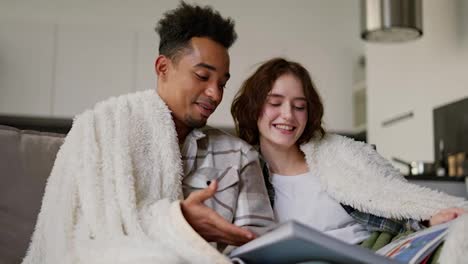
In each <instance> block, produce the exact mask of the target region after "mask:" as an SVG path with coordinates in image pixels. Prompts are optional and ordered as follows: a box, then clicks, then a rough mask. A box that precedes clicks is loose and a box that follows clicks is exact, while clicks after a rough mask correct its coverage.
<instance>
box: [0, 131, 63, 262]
mask: <svg viewBox="0 0 468 264" xmlns="http://www.w3.org/2000/svg"><path fill="white" fill-rule="evenodd" d="M64 137H65V135H64V134H56V133H45V132H36V131H28V130H19V129H16V128H13V127H9V126H3V125H0V264H10V263H20V262H21V260H22V258H23V257H24V255H25V253H26V250H27V248H28V244H29V241H30V238H31V234H32V232H33V230H34V225H35V223H36V219H37V214H38V213H39V210H40V206H41V200H42V195H43V193H44V187H45V183H46V180H47V177H48V176H49V174H50V171H51V169H52V166H53V164H54V160H55V156H56V154H57V151H58V150H59V148H60V146H61V145H62V143H63V140H64Z"/></svg>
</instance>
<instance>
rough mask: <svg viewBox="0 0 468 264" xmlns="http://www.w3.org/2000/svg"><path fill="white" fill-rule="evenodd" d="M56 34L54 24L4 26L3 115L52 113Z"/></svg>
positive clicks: (0, 29) (0, 65) (0, 50)
mask: <svg viewBox="0 0 468 264" xmlns="http://www.w3.org/2000/svg"><path fill="white" fill-rule="evenodd" d="M55 33H56V28H55V26H54V25H53V24H46V23H34V24H33V23H26V22H16V21H10V22H8V23H7V22H3V23H0V113H4V114H14V115H38V116H48V115H50V114H51V110H52V109H51V104H52V101H51V98H52V97H53V76H54V69H55V61H54V52H55Z"/></svg>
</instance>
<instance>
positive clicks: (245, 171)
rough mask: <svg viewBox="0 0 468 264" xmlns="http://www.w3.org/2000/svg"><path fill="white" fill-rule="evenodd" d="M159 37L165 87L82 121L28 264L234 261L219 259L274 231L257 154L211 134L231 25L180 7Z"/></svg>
mask: <svg viewBox="0 0 468 264" xmlns="http://www.w3.org/2000/svg"><path fill="white" fill-rule="evenodd" d="M156 31H157V32H158V33H159V35H160V45H159V53H160V55H159V56H158V57H157V59H156V62H155V71H156V74H157V76H158V80H157V89H156V90H155V89H152V90H148V91H143V92H137V93H134V94H128V95H122V96H119V97H115V98H110V99H108V100H105V101H103V102H100V103H98V104H96V106H95V107H94V108H93V109H91V110H87V111H85V112H83V113H82V114H80V115H78V116H77V117H75V119H74V122H73V127H72V129H71V131H70V132H69V134H68V135H67V137H66V139H65V142H64V144H63V145H62V146H61V148H60V151H59V152H58V154H57V158H56V161H55V164H54V167H53V169H52V172H51V175H50V176H49V178H48V182H47V186H46V189H45V194H44V198H43V202H42V207H41V212H40V213H39V217H38V220H37V223H36V228H35V231H34V234H33V237H32V241H31V244H30V246H29V250H28V252H27V255H26V257H25V259H24V260H23V263H25V264H29V263H31V264H38V263H39V264H41V263H43V264H46V263H47V264H49V263H113V264H115V263H229V262H230V261H229V259H227V258H226V257H225V256H224V255H222V254H220V252H224V253H227V252H228V250H230V249H232V246H239V245H242V244H244V243H246V242H248V241H250V240H252V239H254V238H255V237H256V236H257V235H259V234H261V233H262V232H263V231H265V230H266V229H267V228H268V226H269V225H271V224H272V223H274V218H273V210H272V208H271V206H270V203H269V200H268V194H267V191H266V188H265V183H264V180H263V177H262V175H261V168H260V165H259V161H258V153H257V152H256V151H255V149H253V148H252V147H251V146H250V145H248V144H247V143H245V142H244V141H242V140H240V139H238V138H236V137H233V136H231V135H229V134H226V133H224V132H222V131H220V130H217V129H213V128H210V127H206V126H205V125H206V122H207V120H208V118H209V116H210V115H211V114H212V113H213V112H214V111H215V109H216V107H217V106H218V105H219V103H220V102H221V100H222V97H223V91H224V87H225V85H226V83H227V81H228V79H229V78H230V73H229V54H228V48H229V47H230V46H231V45H232V44H233V42H234V41H235V39H236V33H235V32H234V23H233V22H232V21H231V20H230V19H225V18H223V17H221V16H220V14H219V13H218V12H216V11H214V10H213V9H211V8H210V7H199V6H195V5H188V4H185V3H184V2H182V3H181V4H180V5H179V6H178V7H177V8H176V9H174V10H171V11H169V12H166V13H165V14H164V17H163V18H162V19H161V20H160V21H159V23H158V25H157V27H156ZM207 242H213V243H207ZM229 245H232V246H230V247H228V246H229ZM213 247H215V248H213Z"/></svg>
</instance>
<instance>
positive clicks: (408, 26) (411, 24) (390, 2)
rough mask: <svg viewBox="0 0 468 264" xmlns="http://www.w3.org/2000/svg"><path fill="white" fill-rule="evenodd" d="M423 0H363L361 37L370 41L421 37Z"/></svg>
mask: <svg viewBox="0 0 468 264" xmlns="http://www.w3.org/2000/svg"><path fill="white" fill-rule="evenodd" d="M422 34H423V30H422V1H421V0H361V37H362V38H363V39H364V40H366V41H370V42H404V41H409V40H414V39H417V38H419V37H421V36H422Z"/></svg>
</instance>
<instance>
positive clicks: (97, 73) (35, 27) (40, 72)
mask: <svg viewBox="0 0 468 264" xmlns="http://www.w3.org/2000/svg"><path fill="white" fill-rule="evenodd" d="M197 2H200V3H204V4H210V5H212V6H214V7H215V8H216V9H218V10H219V11H220V12H221V13H222V14H223V15H225V16H231V17H232V18H234V20H235V21H236V30H237V32H238V35H239V39H238V41H237V42H236V43H235V44H234V46H233V48H232V49H231V61H232V63H231V75H232V76H233V77H232V79H231V81H230V82H229V83H228V88H227V90H226V92H225V98H224V100H223V103H222V104H221V106H220V108H219V109H218V110H217V112H216V113H215V114H214V115H213V117H212V118H211V119H210V124H211V125H216V126H232V119H231V115H230V111H229V108H230V104H231V101H232V98H233V96H234V94H235V93H236V92H237V89H238V87H239V86H240V84H241V82H242V80H244V79H245V78H246V77H247V76H248V74H250V73H252V71H253V70H254V69H255V67H256V66H257V65H258V63H259V62H261V61H264V60H266V59H269V58H271V57H273V56H285V57H288V58H290V59H293V60H297V61H299V62H301V63H303V64H304V65H305V66H306V67H307V68H308V69H309V70H310V71H311V73H312V77H313V78H314V80H315V82H316V84H317V86H318V87H319V91H320V93H321V95H322V97H323V100H324V103H325V111H326V112H325V123H326V127H327V128H329V129H333V130H341V131H351V130H352V105H351V103H352V102H351V87H352V70H353V67H354V66H355V64H356V63H357V59H358V57H359V55H361V54H362V52H363V44H362V42H361V41H360V40H359V33H358V27H359V12H358V7H359V6H358V2H357V1H341V0H315V1H310V0H301V1H299V0H296V1H289V2H287V4H286V2H284V1H279V0H256V1H247V0H243V1H222V0H218V1H216V0H212V1H197ZM177 3H178V1H170V0H165V1H149V0H134V1H119V0H101V1H90V0H89V1H84V0H83V1H59V0H55V1H52V0H42V1H37V0H36V1H34V0H16V1H0V22H1V23H0V113H4V114H5V113H6V114H23V115H24V114H27V115H37V116H61V117H69V116H73V115H74V114H76V113H79V112H81V111H82V110H84V109H85V108H87V107H89V106H91V105H92V104H94V103H95V102H97V101H99V100H102V99H104V98H106V97H108V96H109V95H117V94H121V93H126V92H131V91H135V90H142V89H150V88H154V87H155V75H154V70H153V63H154V59H155V57H156V56H157V45H158V37H157V35H156V33H154V31H153V28H154V26H155V24H156V22H157V21H158V20H159V19H160V17H161V14H162V13H163V12H164V11H166V10H168V9H172V8H174V7H175V6H176V5H177ZM285 5H287V6H285Z"/></svg>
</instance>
